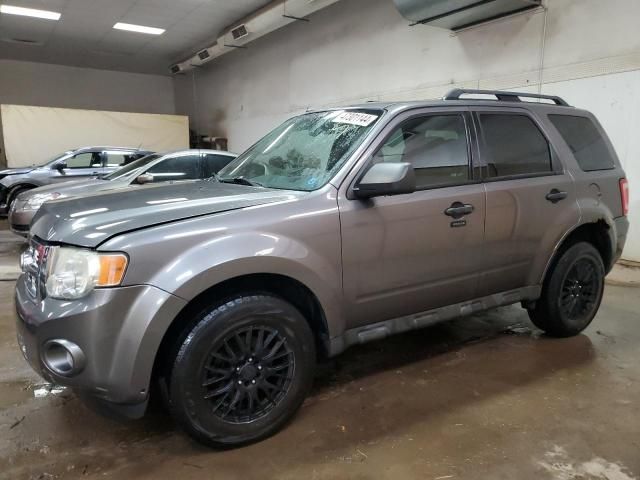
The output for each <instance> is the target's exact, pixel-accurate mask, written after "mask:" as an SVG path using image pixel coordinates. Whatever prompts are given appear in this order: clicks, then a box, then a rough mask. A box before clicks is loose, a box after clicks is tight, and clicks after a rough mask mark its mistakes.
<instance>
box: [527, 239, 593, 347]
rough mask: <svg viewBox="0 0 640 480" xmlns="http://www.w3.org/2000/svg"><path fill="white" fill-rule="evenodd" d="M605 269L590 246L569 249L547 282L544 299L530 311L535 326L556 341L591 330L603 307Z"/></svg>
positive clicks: (545, 283)
mask: <svg viewBox="0 0 640 480" xmlns="http://www.w3.org/2000/svg"><path fill="white" fill-rule="evenodd" d="M604 277H605V269H604V263H603V262H602V257H601V256H600V253H599V252H598V250H596V249H595V247H594V246H593V245H591V244H590V243H587V242H580V243H576V244H575V245H573V246H571V247H569V248H568V249H567V250H565V251H564V253H562V254H561V256H560V258H559V259H558V261H557V262H556V264H555V266H554V267H553V270H552V271H551V272H550V274H549V276H548V278H547V279H546V280H545V282H544V285H543V287H542V295H541V297H540V299H538V301H537V302H536V304H535V307H533V308H529V309H528V312H529V318H530V319H531V321H532V322H533V323H534V325H535V326H536V327H538V328H540V329H541V330H544V332H545V333H547V334H549V335H551V336H554V337H571V336H573V335H577V334H579V333H580V332H582V331H583V330H584V329H585V328H587V327H588V326H589V324H590V323H591V321H592V320H593V318H594V317H595V315H596V313H597V312H598V308H599V307H600V302H601V301H602V294H603V291H604Z"/></svg>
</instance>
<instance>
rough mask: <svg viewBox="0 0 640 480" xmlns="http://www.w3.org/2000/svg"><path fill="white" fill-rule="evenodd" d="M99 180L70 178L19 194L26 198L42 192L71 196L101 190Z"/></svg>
mask: <svg viewBox="0 0 640 480" xmlns="http://www.w3.org/2000/svg"><path fill="white" fill-rule="evenodd" d="M102 183H109V182H103V181H101V180H96V179H95V178H92V179H89V180H70V181H68V182H62V183H52V184H51V185H45V186H44V187H38V188H32V189H31V190H27V191H26V192H24V193H22V194H21V198H23V199H26V198H29V197H31V196H32V195H37V194H42V193H63V194H64V195H66V196H68V197H71V196H76V195H82V194H84V193H89V192H95V191H96V189H98V190H103V188H101V187H102V185H101V184H102Z"/></svg>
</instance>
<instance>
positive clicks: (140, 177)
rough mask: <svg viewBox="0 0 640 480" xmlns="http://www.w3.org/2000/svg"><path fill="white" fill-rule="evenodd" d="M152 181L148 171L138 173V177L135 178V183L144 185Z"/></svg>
mask: <svg viewBox="0 0 640 480" xmlns="http://www.w3.org/2000/svg"><path fill="white" fill-rule="evenodd" d="M152 182H153V175H151V174H150V173H143V174H142V175H138V177H137V178H136V183H139V184H140V185H144V184H145V183H152Z"/></svg>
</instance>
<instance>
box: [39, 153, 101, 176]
mask: <svg viewBox="0 0 640 480" xmlns="http://www.w3.org/2000/svg"><path fill="white" fill-rule="evenodd" d="M102 163H103V154H102V152H101V151H92V152H81V153H77V154H75V155H73V156H71V157H69V158H67V159H66V160H64V161H63V162H56V163H55V164H54V165H53V166H52V171H51V180H52V181H53V182H68V181H70V180H80V179H83V178H87V177H95V176H97V175H100V174H101V173H103V167H102Z"/></svg>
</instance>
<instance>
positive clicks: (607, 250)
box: [542, 218, 615, 283]
mask: <svg viewBox="0 0 640 480" xmlns="http://www.w3.org/2000/svg"><path fill="white" fill-rule="evenodd" d="M578 242H587V243H590V244H592V245H593V246H594V247H595V248H596V250H598V252H599V253H600V256H601V257H602V262H603V263H604V267H605V271H606V272H607V273H608V272H609V271H610V270H611V268H613V260H614V255H615V252H614V248H615V237H614V232H613V228H612V225H611V224H610V223H609V222H607V221H606V220H605V219H604V218H599V219H595V220H592V221H590V222H586V223H581V224H579V225H576V226H575V227H574V228H573V229H572V230H569V231H568V232H567V233H566V234H565V235H564V237H563V238H562V239H561V240H560V241H559V242H558V243H557V245H556V248H555V249H554V251H553V254H552V255H551V257H550V258H549V260H548V261H547V265H546V267H545V270H544V274H543V276H542V282H543V283H544V282H546V281H547V278H548V276H549V274H550V273H551V272H552V271H553V267H554V266H555V264H556V263H557V261H558V260H559V259H560V257H561V256H562V254H563V253H564V252H565V251H566V250H567V249H568V248H569V247H571V246H572V245H575V244H576V243H578Z"/></svg>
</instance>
